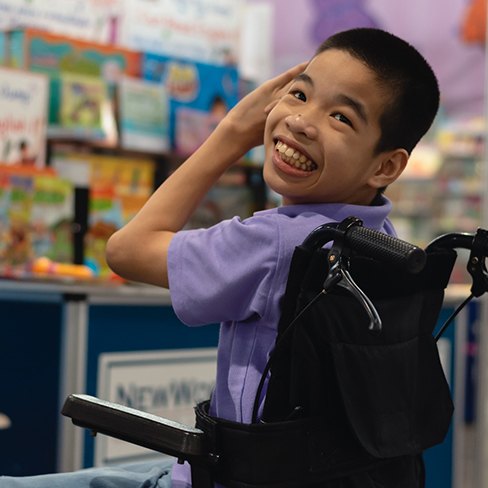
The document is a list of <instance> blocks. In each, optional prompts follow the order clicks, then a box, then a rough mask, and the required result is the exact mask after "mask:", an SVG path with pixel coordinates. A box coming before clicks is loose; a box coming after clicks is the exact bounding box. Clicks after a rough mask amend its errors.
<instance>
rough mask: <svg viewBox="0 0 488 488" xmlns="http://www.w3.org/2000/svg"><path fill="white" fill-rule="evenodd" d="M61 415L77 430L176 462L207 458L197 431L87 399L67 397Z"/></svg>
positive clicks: (113, 404) (161, 418)
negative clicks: (168, 456) (86, 431)
mask: <svg viewBox="0 0 488 488" xmlns="http://www.w3.org/2000/svg"><path fill="white" fill-rule="evenodd" d="M61 413H62V414H63V415H65V416H66V417H70V418H71V420H72V422H73V424H75V425H78V426H80V427H85V428H88V429H91V430H92V431H94V432H100V433H101V434H105V435H108V436H110V437H115V438H117V439H121V440H123V441H126V442H130V443H132V444H136V445H139V446H142V447H146V448H148V449H152V450H154V451H158V452H162V453H165V454H169V455H171V456H176V457H178V458H180V459H188V460H190V459H192V458H196V457H201V456H205V455H207V449H206V443H205V435H204V433H203V431H201V430H200V429H196V428H194V427H188V426H186V425H183V424H180V423H178V422H173V421H171V420H167V419H165V418H163V417H158V416H157V415H153V414H150V413H145V412H142V411H140V410H135V409H133V408H130V407H126V406H124V405H119V404H116V403H112V402H107V401H104V400H100V399H99V398H96V397H93V396H90V395H69V396H68V398H67V399H66V400H65V402H64V405H63V409H62V410H61Z"/></svg>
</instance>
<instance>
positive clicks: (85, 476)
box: [0, 458, 176, 488]
mask: <svg viewBox="0 0 488 488" xmlns="http://www.w3.org/2000/svg"><path fill="white" fill-rule="evenodd" d="M173 463H174V460H172V459H167V458H163V459H162V460H159V461H144V462H139V463H132V464H125V465H119V466H114V467H103V468H89V469H82V470H80V471H74V472H72V473H56V474H44V475H38V476H25V477H11V476H0V488H171V467H172V465H173ZM173 488H176V487H173Z"/></svg>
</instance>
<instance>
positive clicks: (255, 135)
mask: <svg viewBox="0 0 488 488" xmlns="http://www.w3.org/2000/svg"><path fill="white" fill-rule="evenodd" d="M307 64H308V62H304V63H300V64H297V65H296V66H294V67H293V68H290V69H289V70H287V71H285V72H284V73H281V74H280V75H278V76H276V77H274V78H272V79H270V80H268V81H266V82H264V83H263V84H262V85H260V86H258V87H257V88H256V89H255V90H253V91H252V92H251V93H249V94H248V95H246V96H245V97H244V98H243V99H242V100H240V101H239V103H238V104H237V105H236V106H235V107H234V108H232V110H230V111H229V113H228V114H227V116H226V117H225V119H224V120H225V123H227V124H231V125H232V126H233V127H234V130H235V131H236V132H237V133H238V134H239V140H240V143H242V144H245V145H246V146H247V150H249V149H252V148H253V147H255V146H259V145H260V144H262V143H263V134H264V125H265V123H266V118H267V116H268V114H269V112H270V111H271V110H272V109H273V107H274V106H275V105H276V104H277V103H278V101H279V100H280V98H281V97H282V96H283V95H285V94H286V93H287V91H288V89H289V87H290V85H291V83H292V82H293V80H294V79H295V77H296V76H297V75H299V74H300V73H302V72H303V71H304V69H305V68H306V66H307Z"/></svg>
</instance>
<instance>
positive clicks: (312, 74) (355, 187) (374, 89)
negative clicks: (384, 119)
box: [264, 49, 408, 205]
mask: <svg viewBox="0 0 488 488" xmlns="http://www.w3.org/2000/svg"><path fill="white" fill-rule="evenodd" d="M388 101H389V98H388V93H387V91H386V89H385V88H382V87H381V85H380V84H379V83H378V81H377V79H376V78H375V75H374V73H373V71H371V70H370V69H369V68H368V67H367V66H366V65H365V64H364V63H362V62H361V61H360V60H358V59H357V58H355V57H353V56H351V55H350V54H349V53H347V52H346V51H341V50H337V49H330V50H326V51H324V52H322V53H320V54H318V55H317V56H316V57H314V58H313V59H312V60H311V62H310V63H309V64H308V66H307V68H306V69H305V71H304V72H303V73H302V74H301V75H299V76H298V77H297V79H296V80H295V81H294V82H293V83H292V85H291V87H290V89H289V90H288V93H287V94H286V95H285V96H284V97H283V98H282V99H281V100H280V101H279V102H278V104H277V105H276V106H275V107H274V108H273V110H271V112H270V113H269V115H268V119H267V121H266V128H265V134H264V144H265V150H266V157H265V164H264V178H265V180H266V183H267V184H268V185H269V186H270V187H271V188H272V189H273V190H274V191H276V192H277V193H279V194H280V195H282V196H283V202H284V204H300V203H352V204H358V205H369V204H370V203H371V201H372V200H373V198H374V197H375V195H376V193H377V190H378V189H379V188H381V187H382V186H386V185H387V184H389V183H390V182H391V181H393V180H394V179H396V177H397V176H398V174H399V173H398V174H397V172H398V171H396V170H399V172H400V173H401V170H403V167H404V166H405V164H406V159H408V155H407V154H406V152H405V151H404V150H396V151H388V152H383V153H375V151H374V149H375V147H376V145H377V143H378V141H379V139H380V135H381V130H380V125H379V120H380V116H381V114H382V113H383V110H384V107H385V105H386V104H387V103H388ZM392 165H393V166H395V168H396V169H395V168H394V167H393V166H392ZM398 165H400V166H401V168H400V167H398ZM390 180H391V181H390Z"/></svg>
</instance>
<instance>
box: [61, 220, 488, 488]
mask: <svg viewBox="0 0 488 488" xmlns="http://www.w3.org/2000/svg"><path fill="white" fill-rule="evenodd" d="M457 249H466V250H469V251H470V255H469V258H468V263H467V271H468V272H469V274H470V276H471V278H472V286H471V290H470V294H469V296H468V297H467V298H466V300H464V302H463V303H461V305H460V306H459V307H458V308H457V309H456V310H455V311H454V313H453V314H452V315H451V317H450V318H449V319H448V320H447V322H446V323H445V324H444V325H443V326H442V327H441V328H440V329H437V330H438V331H437V332H435V329H436V325H437V321H438V316H439V312H440V309H441V306H442V303H443V298H444V291H445V288H446V287H447V285H448V283H449V279H450V276H451V273H452V269H453V266H454V264H455V262H456V259H457V252H456V250H457ZM487 255H488V232H487V231H485V230H483V229H478V230H477V232H476V233H473V234H468V233H451V234H445V235H442V236H440V237H438V238H437V239H435V240H434V241H432V242H431V243H430V244H429V245H428V246H427V247H426V248H425V249H421V248H419V247H417V246H414V245H412V244H410V243H407V242H405V241H402V240H400V239H397V238H395V237H391V236H387V235H385V234H382V233H380V232H377V231H375V230H372V229H368V228H366V227H363V225H362V222H361V221H360V220H359V219H357V218H355V217H350V218H348V219H345V220H344V221H342V222H340V223H330V224H325V225H323V226H320V227H319V228H317V229H315V230H314V231H313V232H312V233H311V234H310V235H308V236H307V237H306V239H305V240H304V241H303V243H302V244H301V245H299V246H297V248H296V249H295V252H294V255H293V259H292V262H291V266H290V272H289V276H288V281H287V286H286V291H285V295H284V298H283V300H282V311H281V319H280V323H279V325H278V335H277V339H276V343H275V347H274V349H273V351H272V352H271V354H270V358H269V361H268V363H267V365H266V368H265V371H264V372H263V375H262V378H261V383H260V384H259V387H258V391H257V393H256V400H255V403H254V409H253V421H252V423H251V424H239V423H237V422H231V421H227V420H223V419H218V418H215V417H212V416H211V415H209V413H208V403H209V402H203V403H201V404H199V405H197V406H196V409H195V411H196V426H195V427H192V426H186V425H182V424H180V423H177V422H173V421H171V420H168V419H163V418H161V417H158V416H155V415H152V414H149V413H144V412H140V411H137V410H134V409H132V408H129V407H126V406H123V405H118V404H114V403H111V402H107V401H104V400H102V399H99V398H96V397H93V396H89V395H83V394H73V395H70V396H69V397H68V398H67V399H66V400H65V403H64V406H63V409H62V414H63V415H65V416H67V417H70V418H71V420H72V422H73V423H74V424H75V425H77V426H80V427H83V428H88V429H90V430H91V431H92V432H93V433H94V434H96V433H97V432H100V433H102V434H105V435H108V436H111V437H115V438H117V439H121V440H124V441H127V442H130V443H134V444H137V445H140V446H143V447H146V448H149V449H152V450H155V451H158V452H161V453H164V454H168V455H171V456H174V457H175V458H176V459H177V460H178V462H184V461H187V462H188V463H189V464H190V466H191V473H192V486H193V487H194V488H210V487H213V486H214V482H217V483H220V484H222V485H224V486H226V487H229V488H258V487H267V488H271V487H275V488H292V487H296V488H298V487H300V488H301V487H305V486H311V487H312V486H328V485H327V484H326V483H327V482H329V481H330V480H334V479H338V478H341V477H347V476H349V475H353V474H355V473H361V472H364V471H366V470H368V469H372V468H374V467H377V466H380V467H381V466H382V465H386V464H387V463H388V462H391V461H392V460H401V459H403V458H409V457H411V458H416V457H420V458H421V455H422V452H423V451H424V450H426V449H427V448H429V447H432V446H434V445H436V444H439V443H442V441H443V440H444V437H445V435H446V433H447V431H448V429H449V425H450V422H451V417H452V413H453V409H454V406H453V403H452V399H451V394H450V390H449V386H448V383H447V381H446V378H445V376H444V372H443V369H442V366H441V363H440V358H439V354H438V350H437V346H436V342H437V340H438V339H439V337H440V336H441V335H442V333H443V332H444V330H445V329H446V328H447V327H448V326H449V324H450V323H451V322H452V320H453V319H454V318H455V316H456V315H457V314H458V313H459V311H460V310H461V309H462V308H463V307H464V306H465V305H466V304H467V303H468V302H469V301H470V300H471V299H472V298H474V297H479V296H481V295H482V294H483V293H485V292H486V291H487V290H488V273H487V270H486V267H485V258H486V256H487ZM262 398H264V407H263V408H262V410H260V405H261V404H262V401H261V400H262ZM284 466H293V467H294V469H293V473H290V470H284V469H283V467H284Z"/></svg>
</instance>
